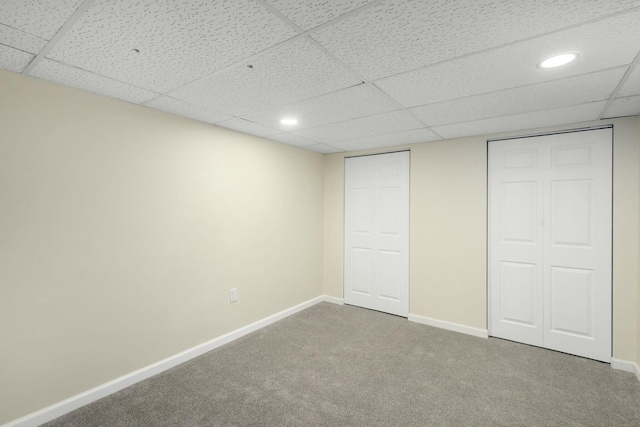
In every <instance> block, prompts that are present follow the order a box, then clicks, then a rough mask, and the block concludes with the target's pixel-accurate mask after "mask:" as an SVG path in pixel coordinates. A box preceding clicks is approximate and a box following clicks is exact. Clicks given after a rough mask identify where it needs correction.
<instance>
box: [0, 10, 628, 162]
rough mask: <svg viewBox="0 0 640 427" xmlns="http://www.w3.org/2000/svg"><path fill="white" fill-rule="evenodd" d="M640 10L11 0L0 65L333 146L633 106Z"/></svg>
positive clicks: (575, 117) (2, 15)
mask: <svg viewBox="0 0 640 427" xmlns="http://www.w3.org/2000/svg"><path fill="white" fill-rule="evenodd" d="M639 23H640V0H536V1H532V0H429V1H426V0H424V1H418V0H386V1H382V0H376V1H370V0H369V1H368V0H333V1H324V0H84V1H83V0H2V1H0V68H4V69H7V70H10V71H13V72H16V73H22V74H25V75H28V76H33V77H37V78H40V79H45V80H49V81H52V82H56V83H60V84H63V85H67V86H72V87H75V88H79V89H82V90H85V91H90V92H94V93H97V94H101V95H105V96H108V97H112V98H117V99H120V100H123V101H126V102H130V103H134V104H140V105H143V106H145V107H148V108H153V109H157V110H162V111H165V112H168V113H171V114H175V115H179V116H184V117H188V118H191V119H194V120H199V121H202V122H206V123H211V124H215V125H217V126H222V127H226V128H230V129H234V130H238V131H240V132H245V133H248V134H252V135H257V136H261V137H264V138H267V139H272V140H274V141H279V142H282V143H285V144H289V145H294V146H298V147H302V148H304V149H308V150H312V151H316V152H320V153H333V152H340V151H347V150H349V151H350V150H359V149H367V148H378V147H385V146H393V145H399V144H410V143H416V142H424V141H434V140H439V139H448V138H456V137H462V136H470V135H481V134H487V133H495V132H503V131H511V130H519V129H522V130H526V129H531V128H536V127H542V126H551V125H560V124H567V123H575V122H581V121H590V120H597V119H602V118H610V117H620V116H630V115H638V114H640V65H639V64H640V55H639V52H640V24H639ZM561 52H578V53H579V56H578V59H577V60H576V61H574V62H573V63H570V64H568V65H566V66H563V67H560V68H556V69H547V70H545V69H540V68H538V67H537V66H536V65H537V64H538V63H539V62H540V61H542V60H543V59H545V58H547V57H549V56H551V55H553V54H556V53H561ZM283 118H296V119H297V120H298V123H297V124H296V125H283V124H281V123H280V120H281V119H283Z"/></svg>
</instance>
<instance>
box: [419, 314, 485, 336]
mask: <svg viewBox="0 0 640 427" xmlns="http://www.w3.org/2000/svg"><path fill="white" fill-rule="evenodd" d="M408 318H409V320H410V321H412V322H416V323H422V324H425V325H429V326H434V327H436V328H440V329H447V330H449V331H454V332H460V333H463V334H467V335H473V336H474V337H480V338H489V331H488V330H487V329H479V328H474V327H471V326H466V325H460V324H458V323H453V322H447V321H446V320H437V319H432V318H430V317H424V316H418V315H417V314H409V317H408Z"/></svg>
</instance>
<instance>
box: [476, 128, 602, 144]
mask: <svg viewBox="0 0 640 427" xmlns="http://www.w3.org/2000/svg"><path fill="white" fill-rule="evenodd" d="M598 129H613V125H602V126H591V127H585V128H576V129H566V130H554V131H550V132H541V133H531V134H527V135H517V136H504V137H500V138H490V139H487V143H489V144H490V143H492V142H500V141H508V140H510V139H524V138H536V137H538V136H550V135H560V134H563V133H575V132H586V131H590V130H598Z"/></svg>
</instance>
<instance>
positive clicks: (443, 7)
mask: <svg viewBox="0 0 640 427" xmlns="http://www.w3.org/2000/svg"><path fill="white" fill-rule="evenodd" d="M639 5H640V1H637V0H617V1H611V0H590V1H584V0H566V1H557V0H539V1H535V2H533V1H531V0H467V1H450V0H431V1H411V0H404V1H400V0H389V1H386V2H383V3H381V4H379V5H377V6H374V7H371V8H368V9H366V10H364V11H363V12H361V13H359V14H355V15H353V16H350V17H348V18H346V19H344V20H342V21H340V22H338V23H336V24H335V25H329V26H327V27H325V28H322V29H321V30H319V31H317V32H316V33H313V37H314V38H315V39H316V40H318V41H319V42H320V43H321V44H322V45H324V46H325V47H326V48H327V49H329V51H331V52H332V53H334V54H335V55H337V56H338V57H339V58H341V59H342V60H343V61H345V62H346V63H347V65H349V66H351V67H352V68H354V69H355V70H356V71H358V72H359V73H361V74H363V75H365V76H367V78H369V79H378V78H381V77H385V76H389V75H392V74H396V73H400V72H403V71H408V70H412V69H416V68H419V67H423V66H425V65H429V64H434V63H437V62H440V61H444V60H447V59H451V58H456V57H459V56H462V55H466V54H469V53H471V52H474V51H478V50H482V49H487V48H491V47H496V46H500V45H503V44H506V43H510V42H514V41H516V40H522V39H525V38H528V37H532V36H535V35H541V34H544V33H547V32H551V31H555V30H558V29H561V28H564V27H567V26H570V25H575V24H578V23H581V22H586V21H588V20H590V19H594V18H598V17H599V16H601V15H602V14H607V13H613V12H619V11H623V10H627V9H629V8H631V7H635V6H639Z"/></svg>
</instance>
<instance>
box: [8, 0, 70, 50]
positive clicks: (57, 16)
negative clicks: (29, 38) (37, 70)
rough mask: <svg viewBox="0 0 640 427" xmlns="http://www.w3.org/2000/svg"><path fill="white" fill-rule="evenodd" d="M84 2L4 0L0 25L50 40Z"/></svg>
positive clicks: (68, 0)
mask: <svg viewBox="0 0 640 427" xmlns="http://www.w3.org/2000/svg"><path fill="white" fill-rule="evenodd" d="M82 1H83V0H2V1H0V23H2V24H5V25H8V26H10V27H14V28H17V29H19V30H22V31H25V32H27V33H30V34H33V35H35V36H38V37H41V38H43V39H47V40H50V39H51V38H52V37H53V36H55V34H56V33H57V32H58V30H59V29H60V27H62V25H63V24H64V23H65V22H66V21H67V19H69V18H70V17H71V15H73V12H75V11H76V9H77V8H78V6H80V3H82Z"/></svg>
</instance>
